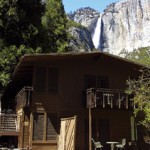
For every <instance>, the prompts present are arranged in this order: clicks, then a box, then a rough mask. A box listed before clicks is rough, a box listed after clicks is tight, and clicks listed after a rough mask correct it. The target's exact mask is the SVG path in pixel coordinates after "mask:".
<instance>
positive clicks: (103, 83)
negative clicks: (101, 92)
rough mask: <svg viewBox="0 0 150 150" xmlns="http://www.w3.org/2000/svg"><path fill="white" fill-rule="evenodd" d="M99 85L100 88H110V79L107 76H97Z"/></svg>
mask: <svg viewBox="0 0 150 150" xmlns="http://www.w3.org/2000/svg"><path fill="white" fill-rule="evenodd" d="M97 87H98V88H108V87H109V80H108V77H106V76H98V77H97Z"/></svg>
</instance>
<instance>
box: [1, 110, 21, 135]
mask: <svg viewBox="0 0 150 150" xmlns="http://www.w3.org/2000/svg"><path fill="white" fill-rule="evenodd" d="M19 131H20V116H17V115H16V114H5V113H2V114H0V136H3V135H5V136H11V135H12V136H14V135H15V136H17V135H18V134H19Z"/></svg>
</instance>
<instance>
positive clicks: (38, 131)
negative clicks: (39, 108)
mask: <svg viewBox="0 0 150 150" xmlns="http://www.w3.org/2000/svg"><path fill="white" fill-rule="evenodd" d="M43 134H44V113H34V114H33V140H43Z"/></svg>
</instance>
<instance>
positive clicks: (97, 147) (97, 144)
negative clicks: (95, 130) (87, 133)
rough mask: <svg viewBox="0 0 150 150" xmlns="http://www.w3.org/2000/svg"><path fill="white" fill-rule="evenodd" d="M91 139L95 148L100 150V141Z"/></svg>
mask: <svg viewBox="0 0 150 150" xmlns="http://www.w3.org/2000/svg"><path fill="white" fill-rule="evenodd" d="M91 140H92V141H93V144H94V147H95V150H97V149H101V150H102V147H103V145H102V144H101V142H99V141H97V142H95V140H94V139H93V138H92V139H91Z"/></svg>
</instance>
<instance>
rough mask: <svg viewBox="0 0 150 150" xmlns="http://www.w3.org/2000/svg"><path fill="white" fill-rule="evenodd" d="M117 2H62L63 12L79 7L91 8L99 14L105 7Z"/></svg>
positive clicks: (102, 0)
mask: <svg viewBox="0 0 150 150" xmlns="http://www.w3.org/2000/svg"><path fill="white" fill-rule="evenodd" d="M117 1H118V0H62V2H63V4H64V8H65V11H66V12H67V13H68V12H71V11H75V10H77V9H79V8H81V7H91V8H94V9H95V10H97V11H99V12H103V10H104V9H105V8H106V6H107V5H109V4H110V3H112V2H117Z"/></svg>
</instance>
